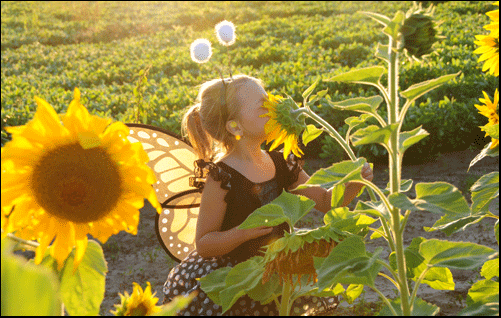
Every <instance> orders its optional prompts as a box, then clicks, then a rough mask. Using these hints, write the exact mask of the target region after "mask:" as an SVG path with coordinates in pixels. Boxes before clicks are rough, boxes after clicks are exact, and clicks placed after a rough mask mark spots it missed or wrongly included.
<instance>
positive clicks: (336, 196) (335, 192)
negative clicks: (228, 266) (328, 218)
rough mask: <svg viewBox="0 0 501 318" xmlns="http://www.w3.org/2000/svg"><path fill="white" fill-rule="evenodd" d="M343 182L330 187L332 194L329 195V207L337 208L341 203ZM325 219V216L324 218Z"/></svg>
mask: <svg viewBox="0 0 501 318" xmlns="http://www.w3.org/2000/svg"><path fill="white" fill-rule="evenodd" d="M345 188H346V187H345V185H344V184H338V185H337V186H335V187H334V188H332V196H331V207H332V208H337V207H340V206H341V205H342V204H343V201H344V190H345ZM324 219H325V218H324Z"/></svg>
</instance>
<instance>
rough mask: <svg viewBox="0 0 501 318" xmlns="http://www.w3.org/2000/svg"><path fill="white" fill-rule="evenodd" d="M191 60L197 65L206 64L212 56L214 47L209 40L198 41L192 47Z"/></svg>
mask: <svg viewBox="0 0 501 318" xmlns="http://www.w3.org/2000/svg"><path fill="white" fill-rule="evenodd" d="M190 53H191V59H192V60H193V61H195V62H197V63H200V64H201V63H205V62H208V61H209V60H210V57H211V56H212V46H211V43H210V42H209V40H207V39H196V40H195V41H193V43H191V46H190Z"/></svg>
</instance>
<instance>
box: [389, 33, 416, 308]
mask: <svg viewBox="0 0 501 318" xmlns="http://www.w3.org/2000/svg"><path fill="white" fill-rule="evenodd" d="M396 48H397V41H396V40H395V39H393V38H392V37H391V36H390V42H389V45H388V55H389V57H390V60H389V63H388V64H389V65H388V92H389V95H390V103H389V105H388V120H389V122H388V124H389V125H391V124H394V123H396V122H398V120H399V118H398V106H399V103H398V53H397V51H396ZM398 135H399V133H398V130H395V131H393V132H392V134H391V137H390V150H391V154H389V158H388V159H389V170H390V194H393V193H398V192H400V160H399V157H400V156H399V155H398V137H399V136H398ZM390 211H391V217H392V228H393V235H394V239H395V254H396V258H397V270H398V276H399V281H398V283H399V284H400V299H401V301H402V314H403V315H404V316H410V314H411V311H410V304H409V286H408V284H407V276H406V271H407V270H406V265H405V255H404V242H403V241H404V240H403V229H401V228H400V227H401V223H400V209H398V208H396V207H392V209H391V210H390ZM402 225H403V224H402Z"/></svg>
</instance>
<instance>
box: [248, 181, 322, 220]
mask: <svg viewBox="0 0 501 318" xmlns="http://www.w3.org/2000/svg"><path fill="white" fill-rule="evenodd" d="M314 206H315V201H313V200H310V199H308V198H307V197H304V196H301V195H295V194H292V193H288V192H286V191H285V190H284V191H283V192H282V194H280V196H278V197H277V198H276V199H275V200H273V201H271V202H270V203H269V204H266V205H263V206H262V207H260V208H258V209H256V210H255V211H254V212H252V213H251V214H250V215H249V216H248V217H247V218H246V219H245V221H244V222H243V223H242V224H240V226H239V227H238V228H239V229H252V228H256V227H260V226H276V225H279V224H282V223H283V222H287V223H288V224H289V226H290V227H291V228H293V227H294V225H295V224H296V222H297V221H299V220H300V219H301V218H302V217H303V216H305V215H306V214H308V212H309V211H310V210H311V209H312V208H313V207H314Z"/></svg>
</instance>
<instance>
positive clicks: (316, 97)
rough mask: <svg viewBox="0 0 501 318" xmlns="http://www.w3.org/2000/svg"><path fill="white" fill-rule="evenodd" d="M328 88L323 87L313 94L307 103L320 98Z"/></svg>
mask: <svg viewBox="0 0 501 318" xmlns="http://www.w3.org/2000/svg"><path fill="white" fill-rule="evenodd" d="M327 91H328V89H324V90H321V91H319V92H318V93H316V94H315V95H313V96H311V99H310V100H309V101H308V104H310V105H311V104H313V103H315V102H316V101H317V100H319V99H320V98H322V97H324V96H325V95H326V94H327Z"/></svg>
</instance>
